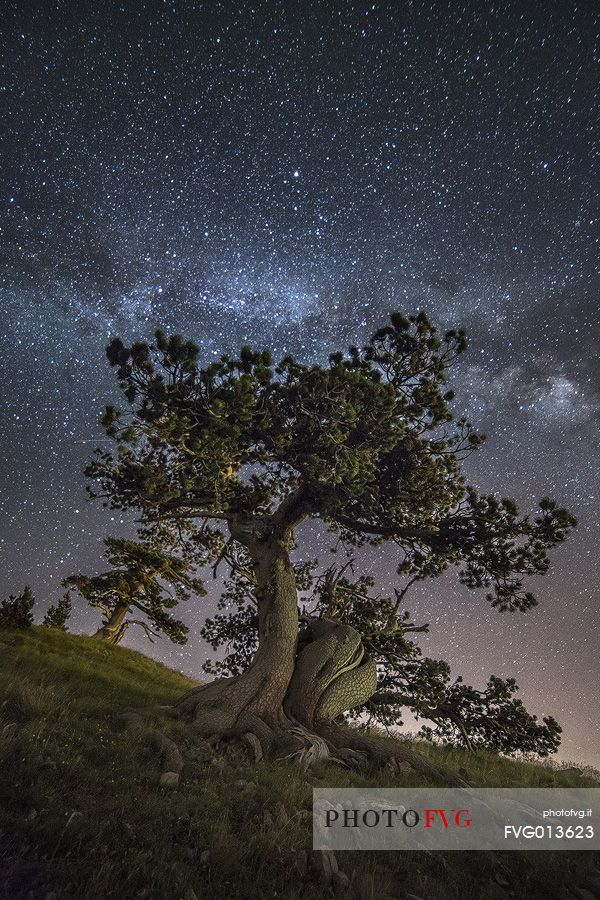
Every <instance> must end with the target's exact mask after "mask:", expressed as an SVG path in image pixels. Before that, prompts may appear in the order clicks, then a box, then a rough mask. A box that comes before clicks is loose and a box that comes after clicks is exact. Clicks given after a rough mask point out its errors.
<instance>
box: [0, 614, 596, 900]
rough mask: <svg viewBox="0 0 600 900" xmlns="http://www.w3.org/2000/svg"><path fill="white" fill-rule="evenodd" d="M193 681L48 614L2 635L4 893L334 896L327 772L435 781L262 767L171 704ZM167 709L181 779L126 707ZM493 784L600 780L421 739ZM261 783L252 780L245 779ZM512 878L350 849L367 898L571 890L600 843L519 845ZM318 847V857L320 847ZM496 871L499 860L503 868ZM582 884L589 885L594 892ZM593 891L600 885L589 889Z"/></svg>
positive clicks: (352, 874) (590, 872) (449, 862)
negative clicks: (321, 814) (47, 624)
mask: <svg viewBox="0 0 600 900" xmlns="http://www.w3.org/2000/svg"><path fill="white" fill-rule="evenodd" d="M191 685H192V682H191V681H190V680H189V679H187V678H185V677H184V676H183V675H181V674H180V673H178V672H174V671H172V670H170V669H167V668H166V667H164V666H162V665H160V664H158V663H156V662H153V661H152V660H150V659H148V658H147V657H145V656H143V655H142V654H140V653H136V652H134V651H131V650H126V649H123V648H119V647H108V646H104V645H103V644H101V643H100V642H98V641H97V640H94V639H93V638H87V637H76V636H73V635H67V634H63V633H61V632H57V631H53V630H50V629H44V628H39V627H38V628H32V629H31V630H30V631H27V632H19V633H16V632H1V633H0V897H1V898H5V900H7V898H10V900H20V898H23V900H25V898H30V900H38V898H39V900H62V898H85V900H96V898H108V897H115V898H128V900H129V898H138V897H139V898H148V900H153V898H168V900H177V898H182V900H194V897H197V898H202V897H204V896H210V897H211V898H215V900H221V898H222V900H232V898H248V900H252V898H256V900H258V898H270V897H278V898H296V897H302V898H318V897H322V896H324V894H323V891H322V889H321V888H320V887H319V886H318V884H317V883H316V881H315V879H314V876H312V875H311V871H310V869H309V870H308V872H305V865H306V858H307V857H306V856H305V855H304V854H303V852H302V851H303V850H309V849H310V846H311V838H312V826H311V816H310V809H311V798H312V793H311V792H312V787H313V786H335V785H339V786H351V785H365V784H369V783H370V784H372V785H373V786H388V785H398V786H400V785H419V784H422V782H420V781H419V779H418V777H417V776H415V775H412V774H408V775H407V774H403V775H400V776H393V777H392V776H384V777H370V778H367V777H365V776H359V775H356V774H352V773H349V772H347V771H345V770H342V769H340V768H337V767H334V766H331V765H320V766H318V767H315V768H314V769H313V770H311V772H310V773H309V774H308V775H304V774H303V773H301V772H300V771H299V769H298V768H297V767H295V766H293V765H291V764H289V763H285V762H280V763H271V764H268V765H267V764H264V763H260V764H259V765H258V766H255V765H253V764H252V763H251V762H250V761H249V760H248V759H247V758H246V757H245V756H244V755H243V754H242V753H241V752H240V753H233V754H229V755H228V756H227V757H225V758H223V757H212V756H211V755H210V754H208V755H207V753H206V752H202V751H200V752H198V750H197V749H196V748H195V746H194V741H193V736H192V734H191V732H190V731H189V729H188V728H187V726H186V725H185V724H184V723H182V722H180V721H179V720H177V719H174V718H172V717H170V716H168V714H167V713H166V712H164V711H161V710H157V709H156V707H157V706H160V705H164V704H169V703H170V702H172V701H173V700H174V699H175V698H176V697H178V695H180V694H181V693H182V692H183V691H184V690H186V689H187V688H189V687H190V686H191ZM129 707H135V708H140V707H144V708H149V709H150V708H153V710H152V711H151V712H149V714H148V716H147V719H146V720H145V721H147V723H148V727H149V728H151V727H153V728H158V729H160V731H161V732H163V733H164V734H166V735H168V736H169V737H170V738H171V739H172V740H174V741H175V742H176V743H177V744H178V745H179V747H180V748H181V751H182V753H183V756H184V768H183V771H182V773H181V779H180V782H179V784H178V785H177V786H176V787H165V786H161V784H160V765H159V761H158V759H157V755H156V753H155V752H154V751H152V749H151V747H150V745H149V741H148V733H147V731H145V730H144V729H142V730H137V731H131V730H126V729H125V728H124V726H123V722H122V721H121V720H120V719H119V713H120V712H123V711H124V710H126V709H127V708H129ZM421 749H422V751H423V752H426V753H428V754H429V755H430V756H432V757H435V758H437V759H439V760H440V761H441V762H443V763H444V765H446V766H450V767H452V768H459V767H464V768H465V769H467V771H468V773H469V778H470V780H471V782H472V783H473V784H476V785H482V786H519V785H521V786H527V787H537V786H540V787H545V786H553V785H557V786H558V785H568V784H571V785H574V786H584V785H586V784H589V785H594V786H596V787H597V786H598V783H597V782H591V781H590V780H586V779H585V778H582V777H577V776H572V775H571V776H568V775H564V774H561V773H560V772H553V771H552V770H550V769H548V768H544V767H540V766H534V765H529V764H523V763H517V762H513V761H510V760H505V759H501V758H499V757H497V756H495V755H492V754H485V753H483V754H478V755H477V756H475V757H473V756H471V755H468V754H466V753H461V752H459V751H455V750H444V749H443V748H436V747H432V746H430V745H426V744H424V745H421ZM239 782H249V783H250V784H246V785H244V784H241V785H240V784H239ZM502 856H503V860H504V861H505V863H506V866H507V867H508V869H509V871H510V877H509V879H508V882H510V883H504V884H500V883H499V881H500V882H502V881H503V878H502V877H500V878H499V877H498V874H497V864H495V863H494V860H493V859H491V858H490V857H488V856H486V855H485V854H476V853H455V854H451V853H448V854H437V855H435V856H434V855H429V856H424V855H422V854H406V853H404V854H402V853H380V854H367V853H347V854H341V853H340V854H338V861H339V863H340V867H341V868H342V869H343V870H344V871H345V872H346V874H347V875H348V877H349V878H350V880H351V884H352V891H353V896H355V897H357V898H361V900H362V898H364V900H367V898H375V897H377V898H381V900H386V898H390V900H391V898H400V897H410V896H411V895H412V896H413V897H421V898H428V900H430V898H438V897H439V898H442V897H443V898H459V897H460V898H462V900H468V898H473V900H475V898H477V900H483V898H489V900H493V898H506V897H509V896H513V897H528V898H533V897H540V898H552V897H557V898H558V897H563V898H564V897H569V896H577V894H574V895H570V894H567V893H564V890H563V887H562V885H563V884H565V883H566V884H568V885H570V886H575V885H579V886H581V885H582V884H584V883H585V882H586V878H587V879H590V878H591V879H592V881H588V890H589V889H590V887H591V886H592V885H593V879H594V878H597V877H598V872H597V870H596V869H595V868H594V867H595V866H597V865H598V860H597V859H595V858H593V855H592V854H590V853H586V852H579V853H561V854H556V855H555V856H554V857H552V856H549V855H547V854H544V853H539V852H537V853H535V852H533V853H521V854H512V855H509V854H503V855H502ZM308 859H309V860H310V855H308ZM495 873H496V874H495ZM580 896H581V895H580ZM585 896H587V897H588V898H589V897H593V896H600V894H595V895H594V893H593V892H592V893H588V894H587V895H585Z"/></svg>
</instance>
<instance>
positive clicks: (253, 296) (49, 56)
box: [0, 0, 600, 764]
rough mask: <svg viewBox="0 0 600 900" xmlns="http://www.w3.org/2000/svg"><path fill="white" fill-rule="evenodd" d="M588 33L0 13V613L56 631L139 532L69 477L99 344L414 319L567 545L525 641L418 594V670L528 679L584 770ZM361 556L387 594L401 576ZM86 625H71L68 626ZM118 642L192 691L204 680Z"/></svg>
mask: <svg viewBox="0 0 600 900" xmlns="http://www.w3.org/2000/svg"><path fill="white" fill-rule="evenodd" d="M196 6H198V7H199V8H197V9H194V7H196ZM592 9H593V6H592V4H585V3H582V4H576V3H566V2H547V3H543V4H542V3H526V2H523V0H518V2H514V3H510V2H503V3H498V4H494V3H485V4H483V3H479V2H474V3H467V4H465V3H463V2H460V0H455V2H452V3H443V2H439V3H426V2H402V3H400V2H395V3H390V4H381V3H375V4H371V3H368V4H356V3H352V2H335V0H332V2H328V3H322V4H316V3H308V2H306V3H304V2H300V0H298V2H287V3H281V2H273V0H271V2H255V3H236V2H227V3H207V4H203V5H202V6H201V7H200V5H198V4H192V3H175V2H173V3H161V4H145V3H134V2H131V3H120V4H116V3H115V4H91V3H89V4H88V3H77V4H68V3H63V2H58V3H54V4H52V3H43V4H39V5H36V4H23V3H6V4H4V5H3V23H2V30H3V34H4V39H3V42H2V43H3V48H4V52H3V56H2V63H1V69H0V119H1V126H2V127H1V129H0V133H1V137H0V141H1V151H2V157H1V158H2V181H1V184H0V226H1V231H0V261H1V265H2V270H1V276H0V278H1V280H0V306H1V316H2V327H1V335H0V337H1V340H2V357H1V359H2V367H3V375H2V387H3V396H2V401H1V416H2V420H1V438H2V446H1V451H0V454H1V459H2V488H1V492H0V511H1V516H0V540H1V544H0V547H1V549H2V566H1V570H0V590H2V592H4V593H8V592H9V591H15V590H18V589H20V587H21V585H22V584H23V583H24V582H25V581H27V582H30V583H31V584H32V586H33V588H34V592H35V594H36V596H37V598H38V600H39V609H40V610H43V609H45V607H46V606H47V605H48V604H49V603H50V602H51V601H55V600H56V599H57V597H58V596H59V592H60V581H61V579H62V578H64V577H65V576H66V575H69V574H72V573H74V572H80V571H84V572H89V573H91V572H92V571H94V570H95V571H97V570H98V568H99V567H100V565H101V558H100V557H101V550H102V544H101V542H102V538H103V537H104V536H105V535H106V534H108V533H113V534H117V533H123V532H124V531H126V529H127V527H128V523H127V522H126V521H123V520H122V518H121V517H120V516H119V514H116V513H108V512H106V511H104V510H102V509H101V508H98V507H96V506H94V505H92V504H90V503H88V502H87V500H86V496H85V491H84V479H83V476H82V474H81V470H82V467H83V465H84V463H85V460H86V458H87V456H88V454H89V453H90V452H91V450H92V448H93V447H94V446H95V445H96V444H97V442H98V440H100V439H101V438H102V437H103V435H102V432H101V430H100V427H99V425H98V417H99V414H100V412H101V409H102V407H103V405H104V404H105V403H106V402H109V401H111V400H114V399H115V384H114V378H113V374H112V373H111V372H110V371H109V369H108V366H107V364H106V361H105V357H104V347H105V345H106V343H107V340H108V339H109V338H110V337H111V336H113V335H115V334H120V335H121V336H123V337H124V338H125V339H131V338H147V337H149V336H151V334H152V332H153V330H154V329H155V328H156V327H157V326H161V327H163V328H165V329H166V330H174V331H179V332H182V333H184V334H185V335H186V336H189V337H192V338H193V339H195V340H196V341H197V342H198V343H199V344H200V345H201V347H202V351H203V356H204V359H205V360H208V359H211V358H213V357H214V355H215V354H218V353H220V352H222V351H223V350H234V349H235V348H236V347H238V346H239V344H240V343H241V342H242V341H244V340H248V341H249V342H250V343H252V344H254V345H258V346H263V345H266V346H270V347H272V348H273V350H274V353H275V355H276V356H280V355H283V354H284V353H285V352H287V351H290V352H293V353H296V354H298V355H299V356H300V357H301V358H302V359H304V360H315V359H321V358H324V357H325V356H326V354H327V353H328V352H330V351H332V350H335V349H339V348H343V347H345V346H347V345H348V344H349V343H361V342H363V341H364V340H365V339H366V338H367V337H368V336H369V334H370V333H371V332H372V331H373V330H374V329H375V328H376V327H379V326H380V325H381V324H383V322H384V321H385V319H386V317H387V315H388V313H389V311H390V310H392V309H401V310H403V311H405V312H414V311H416V310H418V309H425V310H426V311H428V312H429V313H430V314H431V315H432V317H433V318H434V319H436V321H438V322H439V323H440V324H441V325H442V326H447V325H462V326H465V327H466V328H467V330H468V333H469V336H470V349H469V352H468V353H467V354H466V355H465V357H464V358H463V361H462V364H461V367H460V369H459V370H456V372H455V373H454V376H453V380H454V387H455V388H456V391H457V400H456V412H457V414H459V415H461V414H463V413H465V412H466V413H467V414H468V416H469V418H470V419H471V420H472V421H473V422H474V423H475V424H476V425H477V426H478V427H479V428H481V430H483V431H485V432H486V433H487V434H488V435H489V439H488V441H487V442H486V444H485V445H484V447H483V448H482V450H481V451H480V452H479V454H478V455H477V456H476V457H472V458H471V459H470V460H469V461H468V464H467V471H468V474H469V477H470V478H471V480H472V481H473V482H474V483H475V484H476V485H477V486H478V487H479V488H481V489H482V490H484V491H487V492H497V493H499V494H500V495H502V496H505V495H510V496H514V497H515V498H516V499H517V500H518V501H519V502H520V503H521V504H522V505H523V506H524V507H525V508H529V507H531V506H532V504H533V503H534V502H535V500H536V499H539V498H540V497H541V496H543V495H545V494H550V495H552V496H554V497H556V499H557V500H559V501H560V502H561V503H564V504H565V505H566V506H568V507H569V508H570V509H571V510H572V511H573V512H574V513H575V514H576V515H577V516H578V517H579V518H580V527H579V528H578V529H577V532H576V534H575V535H574V536H573V537H572V539H571V540H570V541H569V542H568V544H567V545H565V546H564V547H563V548H561V549H560V550H559V551H558V552H557V553H555V554H554V557H553V560H554V565H553V567H552V569H551V571H550V574H549V575H548V576H546V577H545V578H544V579H540V580H539V581H538V582H536V584H535V585H534V589H535V590H536V592H537V593H538V596H539V597H540V601H541V602H540V605H539V607H538V608H536V609H535V610H533V611H532V612H529V613H527V614H526V615H518V616H516V615H515V616H510V615H509V614H506V615H504V616H502V615H499V614H498V613H496V612H494V611H492V610H490V609H488V608H487V607H486V603H485V601H484V599H483V598H482V597H481V596H478V595H477V594H475V593H470V592H468V591H467V590H466V589H463V588H460V587H459V586H457V584H456V579H452V578H450V577H448V578H444V579H442V580H439V581H436V582H432V583H430V584H428V585H425V586H423V587H422V588H421V590H420V591H417V592H415V594H414V595H413V596H412V599H411V601H410V603H409V602H408V601H409V598H408V597H407V605H410V606H411V609H412V610H413V611H414V613H415V616H416V618H417V619H418V620H419V621H423V620H427V621H430V622H431V625H432V630H431V635H430V636H428V637H425V638H424V639H423V640H422V641H421V645H422V647H423V649H424V650H425V652H426V653H427V654H428V655H433V656H441V657H444V658H447V659H448V660H449V662H450V663H451V665H452V667H453V670H454V671H455V672H456V674H458V673H459V672H461V673H463V674H464V675H465V676H466V677H467V678H468V679H469V680H472V681H474V682H475V683H476V684H478V685H480V684H481V683H482V681H483V680H484V679H485V677H486V676H487V675H488V674H490V673H491V672H493V673H494V674H497V675H502V676H508V675H514V676H515V677H516V678H517V680H518V681H519V683H520V684H521V687H522V693H523V696H524V698H525V700H526V702H527V704H528V706H530V707H531V708H532V710H533V711H535V712H537V713H538V714H545V713H551V714H553V715H555V716H556V718H558V719H559V721H560V722H561V723H562V724H563V725H564V728H565V735H564V743H563V751H562V752H563V755H564V756H565V757H566V758H570V759H574V760H583V761H590V762H593V763H595V764H598V763H599V762H600V740H599V738H600V726H599V722H600V710H599V708H598V689H597V685H598V682H599V676H600V672H599V668H600V667H599V664H598V659H599V657H600V646H599V645H600V640H599V630H598V629H599V626H600V612H599V609H598V584H599V581H600V578H599V575H600V571H599V564H598V553H597V534H598V525H599V522H598V514H597V510H598V502H599V498H600V476H599V474H598V459H599V449H600V448H599V444H600V441H599V439H598V419H599V412H600V377H599V374H598V351H597V348H598V340H599V336H600V335H599V324H600V314H599V313H598V297H599V291H598V287H599V281H600V278H599V274H598V265H597V256H598V228H597V224H598V223H597V199H598V191H597V188H598V135H599V121H598V112H597V110H598V96H597V94H598V87H597V86H598V83H599V82H598V58H599V51H598V37H599V33H600V29H599V28H598V20H597V18H596V17H595V16H594V15H593V12H592ZM300 537H301V538H302V540H304V541H306V543H307V546H308V547H309V548H310V550H311V551H314V550H316V549H318V548H319V547H321V546H328V545H327V539H322V537H321V531H320V530H319V529H318V528H316V527H315V526H304V527H303V529H302V532H301V535H300ZM323 542H324V543H323ZM364 559H365V565H366V566H367V568H369V570H370V571H371V572H372V574H374V575H375V576H376V577H377V578H378V580H379V583H380V584H381V585H382V587H383V588H385V587H388V588H389V587H390V585H391V584H392V583H393V572H394V559H393V554H392V553H391V551H390V550H389V548H388V549H387V550H384V551H380V552H379V553H378V554H377V553H376V552H375V551H373V552H372V553H371V555H370V556H368V557H367V556H365V557H364ZM216 590H217V586H214V587H213V588H212V589H211V594H210V595H209V598H213V599H214V596H215V591H216ZM206 608H207V606H206V604H203V605H197V606H196V607H190V608H188V609H186V610H185V613H184V616H185V619H186V621H187V622H188V623H190V624H191V626H192V629H193V630H194V629H197V627H198V625H199V623H200V622H201V621H202V617H203V615H204V614H205V612H206ZM94 621H95V618H94V616H93V615H92V614H91V613H89V612H88V611H87V610H86V609H83V608H78V609H77V610H76V612H75V615H74V625H73V628H74V629H75V630H89V629H90V628H91V627H92V625H93V623H94ZM127 642H128V643H129V644H130V645H131V646H136V647H139V648H141V649H144V650H145V651H146V652H150V653H152V654H153V655H156V656H157V657H158V658H160V659H163V660H164V661H166V662H168V663H169V664H171V665H175V666H178V667H180V668H182V669H184V670H185V671H187V672H190V673H193V674H196V675H197V674H198V673H199V666H200V664H201V662H202V661H203V659H204V658H205V653H206V649H205V647H203V646H202V645H201V644H200V643H199V642H198V641H197V640H195V639H192V640H191V641H190V643H189V644H188V646H187V647H185V648H183V649H180V648H175V647H174V646H173V645H170V646H169V645H167V643H166V641H162V642H160V643H158V644H155V645H153V646H149V645H148V644H146V643H145V642H144V639H143V637H142V636H135V635H134V634H129V635H128V636H127Z"/></svg>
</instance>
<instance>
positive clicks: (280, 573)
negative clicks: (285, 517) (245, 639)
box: [179, 539, 298, 744]
mask: <svg viewBox="0 0 600 900" xmlns="http://www.w3.org/2000/svg"><path fill="white" fill-rule="evenodd" d="M246 546H247V548H248V551H249V553H250V555H251V557H252V560H253V563H254V569H255V574H256V581H257V603H258V649H257V651H256V654H255V656H254V659H253V660H252V664H251V665H250V666H249V667H248V669H247V670H246V671H245V672H243V673H242V674H241V675H238V676H236V677H234V678H222V679H219V680H217V681H213V682H211V683H210V684H207V685H202V686H201V687H199V688H195V689H194V690H192V691H190V692H189V693H188V694H186V695H185V696H184V697H183V698H182V700H181V701H180V703H179V708H180V709H181V710H182V711H183V712H187V713H191V714H192V716H193V718H194V720H195V723H196V728H197V730H198V731H199V732H200V733H201V734H203V735H206V736H208V735H213V734H221V735H225V736H227V735H230V734H244V733H246V732H252V733H255V734H257V736H258V737H259V739H260V740H261V742H266V743H267V744H270V743H271V742H272V740H273V738H274V737H275V736H276V734H277V732H278V731H280V730H285V728H286V725H287V724H288V723H287V720H286V716H285V713H284V711H283V701H284V698H285V695H286V692H287V689H288V686H289V683H290V680H291V678H292V674H293V671H294V662H295V657H296V646H297V640H298V594H297V589H296V578H295V574H294V569H293V566H292V564H291V562H290V559H289V555H288V551H287V546H286V542H285V541H284V540H276V539H267V540H264V541H258V540H256V541H252V542H248V543H247V544H246Z"/></svg>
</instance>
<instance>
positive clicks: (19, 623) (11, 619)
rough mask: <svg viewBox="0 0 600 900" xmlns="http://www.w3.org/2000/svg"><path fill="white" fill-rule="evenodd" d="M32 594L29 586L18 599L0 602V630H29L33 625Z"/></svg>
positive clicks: (10, 598)
mask: <svg viewBox="0 0 600 900" xmlns="http://www.w3.org/2000/svg"><path fill="white" fill-rule="evenodd" d="M33 603H34V601H33V594H32V592H31V588H30V587H29V585H26V586H25V587H24V588H23V591H22V593H21V594H19V595H18V597H14V596H13V595H12V594H11V595H10V597H9V598H8V600H1V601H0V628H29V627H30V626H31V625H33V615H32V613H31V611H32V609H33Z"/></svg>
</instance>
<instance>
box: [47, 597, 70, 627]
mask: <svg viewBox="0 0 600 900" xmlns="http://www.w3.org/2000/svg"><path fill="white" fill-rule="evenodd" d="M71 608H72V607H71V597H70V595H69V592H68V591H67V592H66V593H65V594H64V595H63V596H62V597H61V599H60V600H59V601H58V603H57V604H56V606H50V607H49V609H48V612H47V613H46V615H45V616H44V618H43V621H42V625H44V626H45V627H46V628H59V629H60V630H61V631H66V630H67V619H68V618H69V616H70V615H71Z"/></svg>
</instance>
